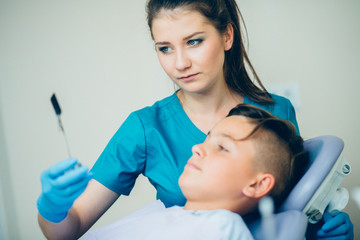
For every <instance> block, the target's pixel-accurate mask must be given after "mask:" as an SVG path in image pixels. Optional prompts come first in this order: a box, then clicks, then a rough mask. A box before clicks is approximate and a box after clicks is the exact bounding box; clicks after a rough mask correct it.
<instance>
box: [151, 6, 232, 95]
mask: <svg viewBox="0 0 360 240" xmlns="http://www.w3.org/2000/svg"><path fill="white" fill-rule="evenodd" d="M152 34H153V37H154V41H155V47H156V51H157V54H158V58H159V61H160V64H161V66H162V67H163V69H164V70H165V72H166V73H167V74H168V76H169V77H170V78H171V79H172V80H173V81H174V82H175V83H176V84H177V85H178V86H179V87H180V88H181V89H183V90H184V91H186V92H193V93H202V92H206V91H209V90H210V89H211V88H212V87H214V86H225V80H224V73H223V65H224V59H225V51H226V50H228V49H230V48H231V43H232V36H230V37H231V41H229V34H228V33H227V34H224V35H221V34H220V33H219V32H218V31H217V29H216V28H215V27H214V26H213V25H212V24H211V23H210V22H209V21H208V20H207V19H206V18H205V17H204V16H203V15H202V14H200V13H199V12H197V11H190V10H185V9H182V8H177V9H175V10H164V9H163V10H161V11H160V12H159V14H158V16H157V17H156V18H155V19H154V20H153V24H152Z"/></svg>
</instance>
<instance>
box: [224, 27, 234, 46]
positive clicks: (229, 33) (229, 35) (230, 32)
mask: <svg viewBox="0 0 360 240" xmlns="http://www.w3.org/2000/svg"><path fill="white" fill-rule="evenodd" d="M224 41H225V51H228V50H230V49H231V47H232V44H233V41H234V29H233V26H232V25H231V24H230V23H229V24H228V26H227V30H226V33H225V34H224Z"/></svg>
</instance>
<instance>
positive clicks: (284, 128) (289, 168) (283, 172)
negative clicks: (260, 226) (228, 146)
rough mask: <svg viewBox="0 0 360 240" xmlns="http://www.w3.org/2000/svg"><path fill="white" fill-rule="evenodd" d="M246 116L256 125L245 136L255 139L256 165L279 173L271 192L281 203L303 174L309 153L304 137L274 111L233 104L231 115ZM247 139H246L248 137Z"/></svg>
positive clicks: (278, 202) (276, 175)
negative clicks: (234, 105)
mask: <svg viewBox="0 0 360 240" xmlns="http://www.w3.org/2000/svg"><path fill="white" fill-rule="evenodd" d="M234 115H238V116H244V117H247V118H249V119H250V122H252V123H253V124H254V125H255V128H254V130H253V131H252V132H251V133H250V134H249V135H248V136H247V137H246V138H245V139H250V138H251V140H253V141H254V142H255V146H256V154H255V158H254V162H253V164H254V167H255V169H256V170H258V171H263V172H268V173H270V174H272V175H273V176H274V177H275V185H274V188H273V189H272V190H271V192H270V193H269V196H271V197H272V198H273V200H274V202H275V206H276V207H278V206H279V205H280V204H281V203H282V202H283V201H284V199H285V198H286V197H287V195H288V194H289V192H290V191H291V189H292V188H293V187H294V186H295V184H296V183H297V182H298V181H299V179H300V178H301V176H302V175H303V173H304V171H305V169H306V167H307V165H308V163H309V158H308V153H307V152H306V151H305V150H304V148H303V142H304V141H303V139H302V138H301V137H300V136H298V135H297V131H296V128H295V127H294V125H293V124H292V123H291V122H289V121H286V120H283V119H280V118H278V117H275V116H274V115H272V114H271V113H269V112H267V111H265V110H263V109H261V108H258V107H255V106H252V105H248V104H240V105H238V106H237V107H235V108H233V109H232V110H231V111H230V112H229V115H228V116H234ZM245 139H244V140H245Z"/></svg>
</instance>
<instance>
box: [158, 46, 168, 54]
mask: <svg viewBox="0 0 360 240" xmlns="http://www.w3.org/2000/svg"><path fill="white" fill-rule="evenodd" d="M158 49H159V51H160V52H162V53H168V52H169V51H170V48H169V47H159V48H158Z"/></svg>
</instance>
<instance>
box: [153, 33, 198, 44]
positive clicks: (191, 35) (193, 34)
mask: <svg viewBox="0 0 360 240" xmlns="http://www.w3.org/2000/svg"><path fill="white" fill-rule="evenodd" d="M202 33H204V32H194V33H192V34H190V35H189V36H187V37H184V38H183V41H186V40H188V39H190V38H192V37H194V36H196V35H198V34H202ZM169 44H170V42H167V41H163V42H156V43H155V45H169Z"/></svg>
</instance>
